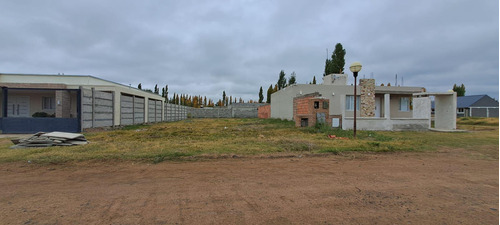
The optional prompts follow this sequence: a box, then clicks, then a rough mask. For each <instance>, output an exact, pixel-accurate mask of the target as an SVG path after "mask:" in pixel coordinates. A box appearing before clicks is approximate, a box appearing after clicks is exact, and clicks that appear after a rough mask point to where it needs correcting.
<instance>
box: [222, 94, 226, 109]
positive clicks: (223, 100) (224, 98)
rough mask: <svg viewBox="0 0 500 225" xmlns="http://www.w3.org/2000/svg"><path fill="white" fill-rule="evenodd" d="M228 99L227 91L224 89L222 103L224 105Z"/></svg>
mask: <svg viewBox="0 0 500 225" xmlns="http://www.w3.org/2000/svg"><path fill="white" fill-rule="evenodd" d="M225 101H226V91H222V105H221V106H224V102H225Z"/></svg>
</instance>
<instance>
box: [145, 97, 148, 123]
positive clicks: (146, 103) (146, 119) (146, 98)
mask: <svg viewBox="0 0 500 225" xmlns="http://www.w3.org/2000/svg"><path fill="white" fill-rule="evenodd" d="M144 123H149V98H148V97H144Z"/></svg>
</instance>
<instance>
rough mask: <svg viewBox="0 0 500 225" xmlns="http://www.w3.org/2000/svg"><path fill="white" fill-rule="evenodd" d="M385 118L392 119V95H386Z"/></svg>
mask: <svg viewBox="0 0 500 225" xmlns="http://www.w3.org/2000/svg"><path fill="white" fill-rule="evenodd" d="M384 118H386V119H391V94H384Z"/></svg>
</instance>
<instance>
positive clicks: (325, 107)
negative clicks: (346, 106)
mask: <svg viewBox="0 0 500 225" xmlns="http://www.w3.org/2000/svg"><path fill="white" fill-rule="evenodd" d="M323 109H328V102H327V101H324V102H323Z"/></svg>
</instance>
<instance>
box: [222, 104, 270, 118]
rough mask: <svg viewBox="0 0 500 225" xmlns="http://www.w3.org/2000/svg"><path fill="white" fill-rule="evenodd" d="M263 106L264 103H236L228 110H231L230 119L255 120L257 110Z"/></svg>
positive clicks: (257, 113)
mask: <svg viewBox="0 0 500 225" xmlns="http://www.w3.org/2000/svg"><path fill="white" fill-rule="evenodd" d="M263 105H265V104H264V103H236V104H232V105H230V106H229V107H228V108H230V109H231V110H232V112H231V117H233V118H257V117H258V116H259V110H258V108H259V107H260V106H263Z"/></svg>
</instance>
